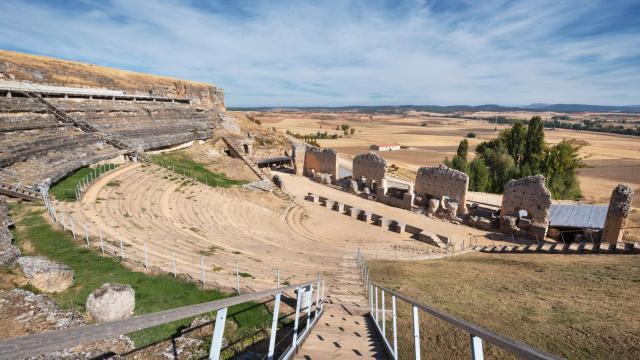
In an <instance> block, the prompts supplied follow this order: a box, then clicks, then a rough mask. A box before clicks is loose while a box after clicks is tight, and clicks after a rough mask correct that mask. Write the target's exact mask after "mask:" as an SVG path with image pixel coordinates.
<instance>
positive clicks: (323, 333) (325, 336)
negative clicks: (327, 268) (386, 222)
mask: <svg viewBox="0 0 640 360" xmlns="http://www.w3.org/2000/svg"><path fill="white" fill-rule="evenodd" d="M328 289H329V291H328V293H329V295H328V296H327V299H326V301H327V303H326V304H325V312H324V315H322V318H321V319H320V321H319V322H318V324H317V325H316V326H315V328H314V329H313V330H312V331H311V333H310V334H309V337H308V338H307V339H306V341H305V342H304V344H303V345H302V348H301V349H300V351H299V352H298V354H297V355H296V359H304V360H323V359H386V358H387V357H386V352H385V350H384V347H383V345H382V342H381V340H380V339H379V337H378V335H377V333H376V332H375V330H374V327H373V326H374V325H373V324H371V323H370V320H369V316H368V313H369V307H368V304H367V300H366V298H365V296H364V291H363V288H362V279H361V278H360V273H359V270H358V265H357V263H356V258H355V256H350V255H345V256H343V257H342V259H341V262H340V267H339V270H338V272H337V273H336V276H335V277H334V279H333V280H332V281H331V283H330V284H329V287H328Z"/></svg>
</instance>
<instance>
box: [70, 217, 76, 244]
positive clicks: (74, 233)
mask: <svg viewBox="0 0 640 360" xmlns="http://www.w3.org/2000/svg"><path fill="white" fill-rule="evenodd" d="M69 222H70V223H71V234H72V235H73V238H74V239H75V238H76V226H75V224H74V222H73V219H72V218H71V217H69Z"/></svg>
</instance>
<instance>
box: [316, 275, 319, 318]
mask: <svg viewBox="0 0 640 360" xmlns="http://www.w3.org/2000/svg"><path fill="white" fill-rule="evenodd" d="M318 306H320V279H318V286H317V287H316V319H317V318H318V312H319V311H320V308H319V307H318Z"/></svg>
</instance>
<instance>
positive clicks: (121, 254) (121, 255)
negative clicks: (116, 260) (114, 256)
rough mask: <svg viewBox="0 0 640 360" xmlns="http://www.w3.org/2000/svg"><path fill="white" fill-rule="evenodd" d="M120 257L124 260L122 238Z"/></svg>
mask: <svg viewBox="0 0 640 360" xmlns="http://www.w3.org/2000/svg"><path fill="white" fill-rule="evenodd" d="M120 257H122V260H124V243H123V242H122V238H120Z"/></svg>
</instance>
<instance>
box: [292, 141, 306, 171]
mask: <svg viewBox="0 0 640 360" xmlns="http://www.w3.org/2000/svg"><path fill="white" fill-rule="evenodd" d="M304 153H305V146H304V145H302V144H296V143H292V144H291V163H293V172H294V174H295V175H297V176H302V175H303V171H304Z"/></svg>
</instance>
